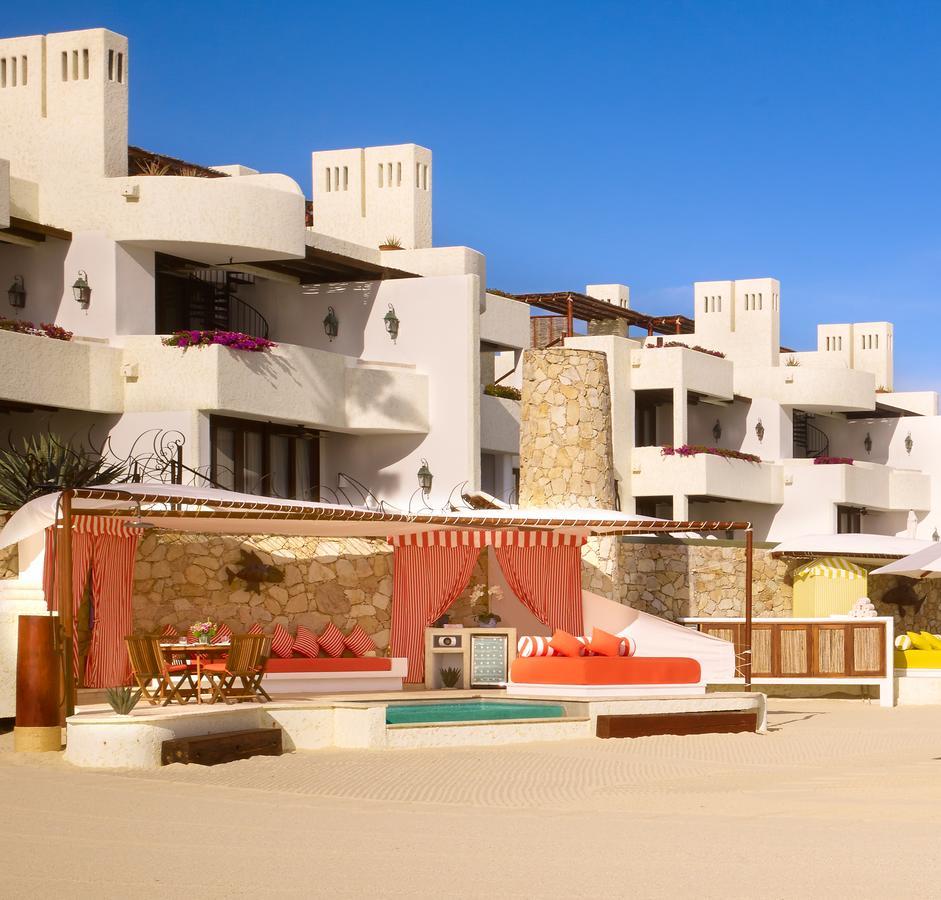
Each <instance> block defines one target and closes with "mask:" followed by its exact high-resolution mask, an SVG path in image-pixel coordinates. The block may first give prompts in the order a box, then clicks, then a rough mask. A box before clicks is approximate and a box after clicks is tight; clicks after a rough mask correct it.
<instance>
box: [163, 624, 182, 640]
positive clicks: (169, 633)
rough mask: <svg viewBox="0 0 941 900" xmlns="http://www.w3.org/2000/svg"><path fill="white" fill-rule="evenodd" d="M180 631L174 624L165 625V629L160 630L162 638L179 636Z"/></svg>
mask: <svg viewBox="0 0 941 900" xmlns="http://www.w3.org/2000/svg"><path fill="white" fill-rule="evenodd" d="M179 636H180V632H179V631H177V630H176V627H175V626H174V625H164V626H163V631H161V632H160V637H162V638H178V637H179Z"/></svg>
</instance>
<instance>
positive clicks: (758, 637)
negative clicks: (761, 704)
mask: <svg viewBox="0 0 941 900" xmlns="http://www.w3.org/2000/svg"><path fill="white" fill-rule="evenodd" d="M699 630H700V631H701V632H702V633H703V634H711V635H712V636H713V637H717V638H721V639H722V640H724V641H731V642H732V643H733V644H735V656H736V659H737V660H738V661H739V664H740V663H741V660H742V651H743V650H744V649H745V641H744V637H745V626H744V623H741V622H717V623H716V624H715V625H710V624H708V623H700V624H699ZM885 652H886V646H885V626H884V624H883V623H882V622H865V621H856V622H832V623H831V622H789V621H788V620H786V619H783V620H782V621H781V622H755V623H754V624H753V625H752V672H751V673H752V676H753V677H754V678H884V677H885V674H886V670H885V669H886V663H885V658H886V657H885ZM736 675H737V676H739V677H743V674H742V671H741V668H740V667H738V668H736Z"/></svg>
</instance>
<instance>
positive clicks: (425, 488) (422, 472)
mask: <svg viewBox="0 0 941 900" xmlns="http://www.w3.org/2000/svg"><path fill="white" fill-rule="evenodd" d="M434 478H435V476H434V475H432V474H431V469H429V468H428V460H427V459H423V460H422V461H421V468H420V469H419V470H418V486H419V487H420V488H421V491H422V493H423V494H430V493H431V483H432V481H434Z"/></svg>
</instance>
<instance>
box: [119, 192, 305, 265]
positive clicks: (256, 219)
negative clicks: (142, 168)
mask: <svg viewBox="0 0 941 900" xmlns="http://www.w3.org/2000/svg"><path fill="white" fill-rule="evenodd" d="M108 188H109V194H108V197H107V205H108V212H109V217H108V219H107V222H108V225H107V229H108V231H109V233H110V235H111V237H113V238H114V239H115V240H117V241H125V242H127V243H129V244H138V245H141V246H145V247H148V248H150V249H153V250H158V251H160V252H162V253H168V254H170V255H172V256H182V257H185V258H186V259H196V260H199V261H201V262H207V263H227V262H230V261H235V262H246V261H252V260H259V259H266V260H273V259H287V258H294V257H303V256H304V253H305V234H306V232H305V228H304V195H303V193H302V192H301V190H300V188H299V187H298V186H297V184H295V183H294V181H292V180H291V179H290V178H288V177H287V176H286V175H240V176H237V177H231V178H193V177H187V176H180V175H162V176H146V175H138V176H131V177H128V178H121V179H117V178H115V179H110V180H109V185H108Z"/></svg>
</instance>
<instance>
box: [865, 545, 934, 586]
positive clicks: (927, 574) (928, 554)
mask: <svg viewBox="0 0 941 900" xmlns="http://www.w3.org/2000/svg"><path fill="white" fill-rule="evenodd" d="M872 574H873V575H904V576H906V577H908V578H938V577H939V576H941V544H936V543H934V542H933V541H932V542H931V543H930V544H928V546H927V547H925V548H924V549H922V550H919V551H917V552H916V553H913V554H911V556H906V557H905V558H904V559H898V560H896V561H895V562H891V563H889V564H888V565H887V566H883V567H882V568H881V569H873V572H872Z"/></svg>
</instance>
